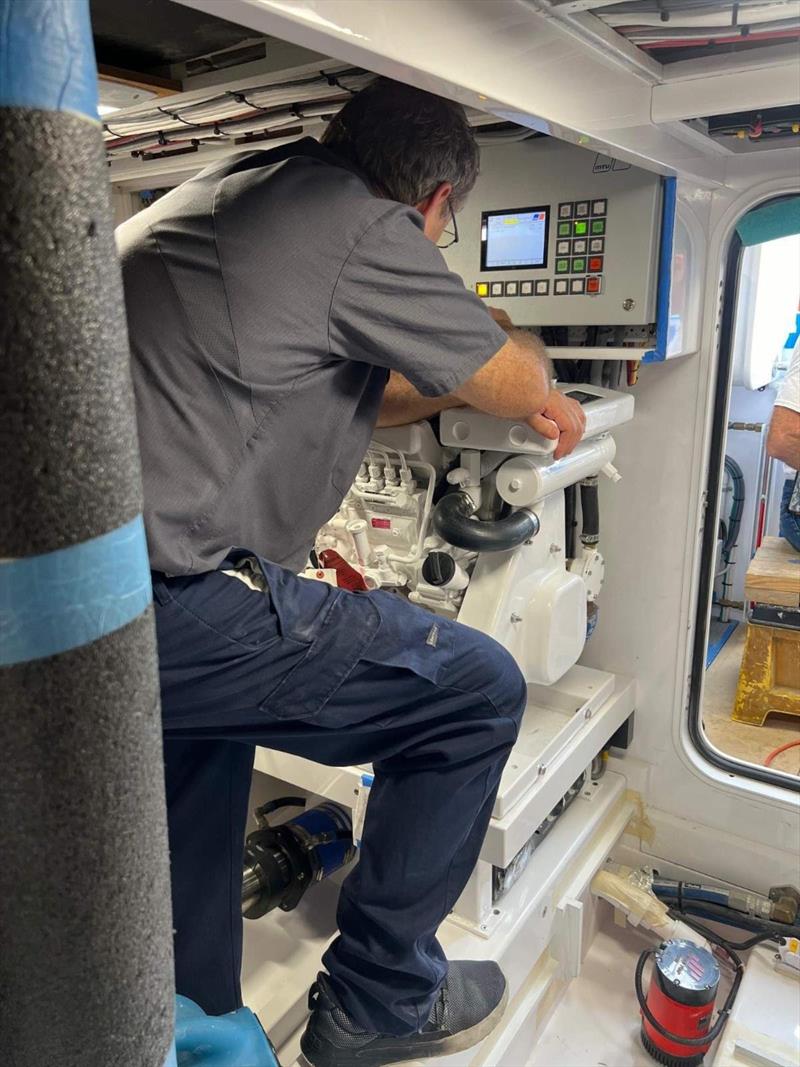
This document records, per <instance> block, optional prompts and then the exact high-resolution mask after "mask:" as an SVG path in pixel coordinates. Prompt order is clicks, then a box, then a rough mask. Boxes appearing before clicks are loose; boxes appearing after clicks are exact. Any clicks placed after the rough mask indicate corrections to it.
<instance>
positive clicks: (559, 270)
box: [556, 259, 569, 274]
mask: <svg viewBox="0 0 800 1067" xmlns="http://www.w3.org/2000/svg"><path fill="white" fill-rule="evenodd" d="M556 274H569V260H568V259H557V260H556Z"/></svg>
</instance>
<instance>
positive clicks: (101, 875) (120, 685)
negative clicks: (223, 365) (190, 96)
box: [0, 0, 174, 1067]
mask: <svg viewBox="0 0 800 1067" xmlns="http://www.w3.org/2000/svg"><path fill="white" fill-rule="evenodd" d="M95 79H96V73H95V67H94V54H93V49H92V41H91V34H90V29H89V16H88V8H87V5H86V0H0V161H1V162H0V471H1V472H2V473H1V474H0V486H1V488H0V501H1V503H0V1063H2V1064H3V1067H73V1065H74V1067H111V1065H115V1067H163V1065H164V1063H165V1061H167V1062H172V1053H171V1051H170V1049H171V1043H172V1037H173V1003H174V1000H173V968H172V936H171V915H170V896H169V868H168V859H167V835H166V821H165V807H164V780H163V765H162V754H161V735H160V713H159V703H158V676H157V664H156V653H155V642H154V631H153V617H152V608H151V594H150V583H149V570H148V562H147V551H146V545H145V540H144V531H143V526H142V518H141V508H142V503H141V481H140V470H139V458H138V449H137V440H136V430H135V422H134V408H133V400H132V390H131V383H130V379H129V369H128V346H127V333H126V326H125V318H124V310H123V302H122V292H121V283H120V274H119V270H118V267H117V263H116V257H115V250H114V242H113V233H112V227H111V221H110V209H109V190H108V176H107V171H106V164H105V159H104V154H103V149H102V143H101V132H100V125H99V123H98V122H97V117H96V116H97V112H96V80H95Z"/></svg>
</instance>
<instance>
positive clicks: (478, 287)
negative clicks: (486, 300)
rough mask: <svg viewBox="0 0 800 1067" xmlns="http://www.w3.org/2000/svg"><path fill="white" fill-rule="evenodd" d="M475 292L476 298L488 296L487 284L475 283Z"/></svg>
mask: <svg viewBox="0 0 800 1067" xmlns="http://www.w3.org/2000/svg"><path fill="white" fill-rule="evenodd" d="M475 292H476V293H477V294H478V296H488V295H489V283H488V282H475Z"/></svg>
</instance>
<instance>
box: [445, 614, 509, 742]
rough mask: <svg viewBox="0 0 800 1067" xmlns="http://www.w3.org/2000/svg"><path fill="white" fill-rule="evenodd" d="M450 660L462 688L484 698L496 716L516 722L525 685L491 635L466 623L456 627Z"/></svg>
mask: <svg viewBox="0 0 800 1067" xmlns="http://www.w3.org/2000/svg"><path fill="white" fill-rule="evenodd" d="M455 645H456V647H455V649H454V653H455V654H454V662H455V666H456V670H457V672H458V673H459V674H460V676H461V683H462V684H463V685H464V688H472V689H474V690H475V691H476V692H479V693H481V694H482V695H483V696H484V697H486V698H487V699H488V700H489V701H490V702H491V704H492V705H493V707H494V710H495V711H496V713H497V714H498V715H501V716H503V717H504V718H510V719H514V721H515V722H516V723H517V724H519V722H520V720H521V719H522V714H523V712H524V711H525V703H526V699H527V685H526V683H525V679H524V678H523V676H522V672H521V671H520V669H519V667H518V666H517V662H516V660H515V659H514V657H513V656H512V655H511V653H510V652H509V651H508V650H507V649H505V648H504V647H503V646H502V645H501V644H500V643H499V642H497V641H495V640H494V638H492V637H489V636H488V635H487V634H484V633H481V632H480V631H478V630H473V629H471V628H470V627H467V626H458V627H457V629H456V638H455Z"/></svg>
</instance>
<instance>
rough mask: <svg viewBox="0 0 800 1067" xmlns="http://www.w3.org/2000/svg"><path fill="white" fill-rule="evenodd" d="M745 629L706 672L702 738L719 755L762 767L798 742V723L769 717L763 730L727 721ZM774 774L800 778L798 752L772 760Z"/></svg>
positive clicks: (781, 717) (786, 717)
mask: <svg viewBox="0 0 800 1067" xmlns="http://www.w3.org/2000/svg"><path fill="white" fill-rule="evenodd" d="M745 631H746V627H745V626H744V625H743V624H740V625H739V626H737V627H736V630H735V631H734V633H733V634H732V635H731V637H730V639H729V640H728V641H727V643H726V644H725V646H724V648H723V649H722V650H721V651H720V653H719V654H718V655H717V657H716V659H715V660H714V662H713V663H712V664H711V666H710V667H709V669H708V671H707V672H706V678H705V688H704V690H703V724H704V726H705V731H706V736H707V737H708V739H709V741H710V742H711V744H712V745H714V746H715V747H716V748H718V749H719V750H720V751H721V752H724V753H726V754H727V755H729V756H733V757H734V758H736V759H741V760H747V762H749V763H756V764H762V763H763V762H764V760H765V759H766V758H767V756H768V755H769V754H770V752H772V751H773V750H774V749H776V748H778V747H779V746H780V745H784V744H786V743H787V741H797V740H800V719H797V718H792V717H790V716H788V715H770V716H769V718H768V719H767V721H766V722H765V723H764V725H763V726H751V725H749V724H748V723H746V722H734V721H733V719H732V718H731V711H732V710H733V702H734V698H735V696H736V683H737V682H738V680H739V665H740V664H741V662H742V651H743V650H744V638H745ZM774 766H775V768H776V769H777V770H781V771H785V772H786V773H787V774H800V748H793V749H790V750H789V751H788V752H782V753H781V755H780V756H777V757H776V758H775V762H774Z"/></svg>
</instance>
